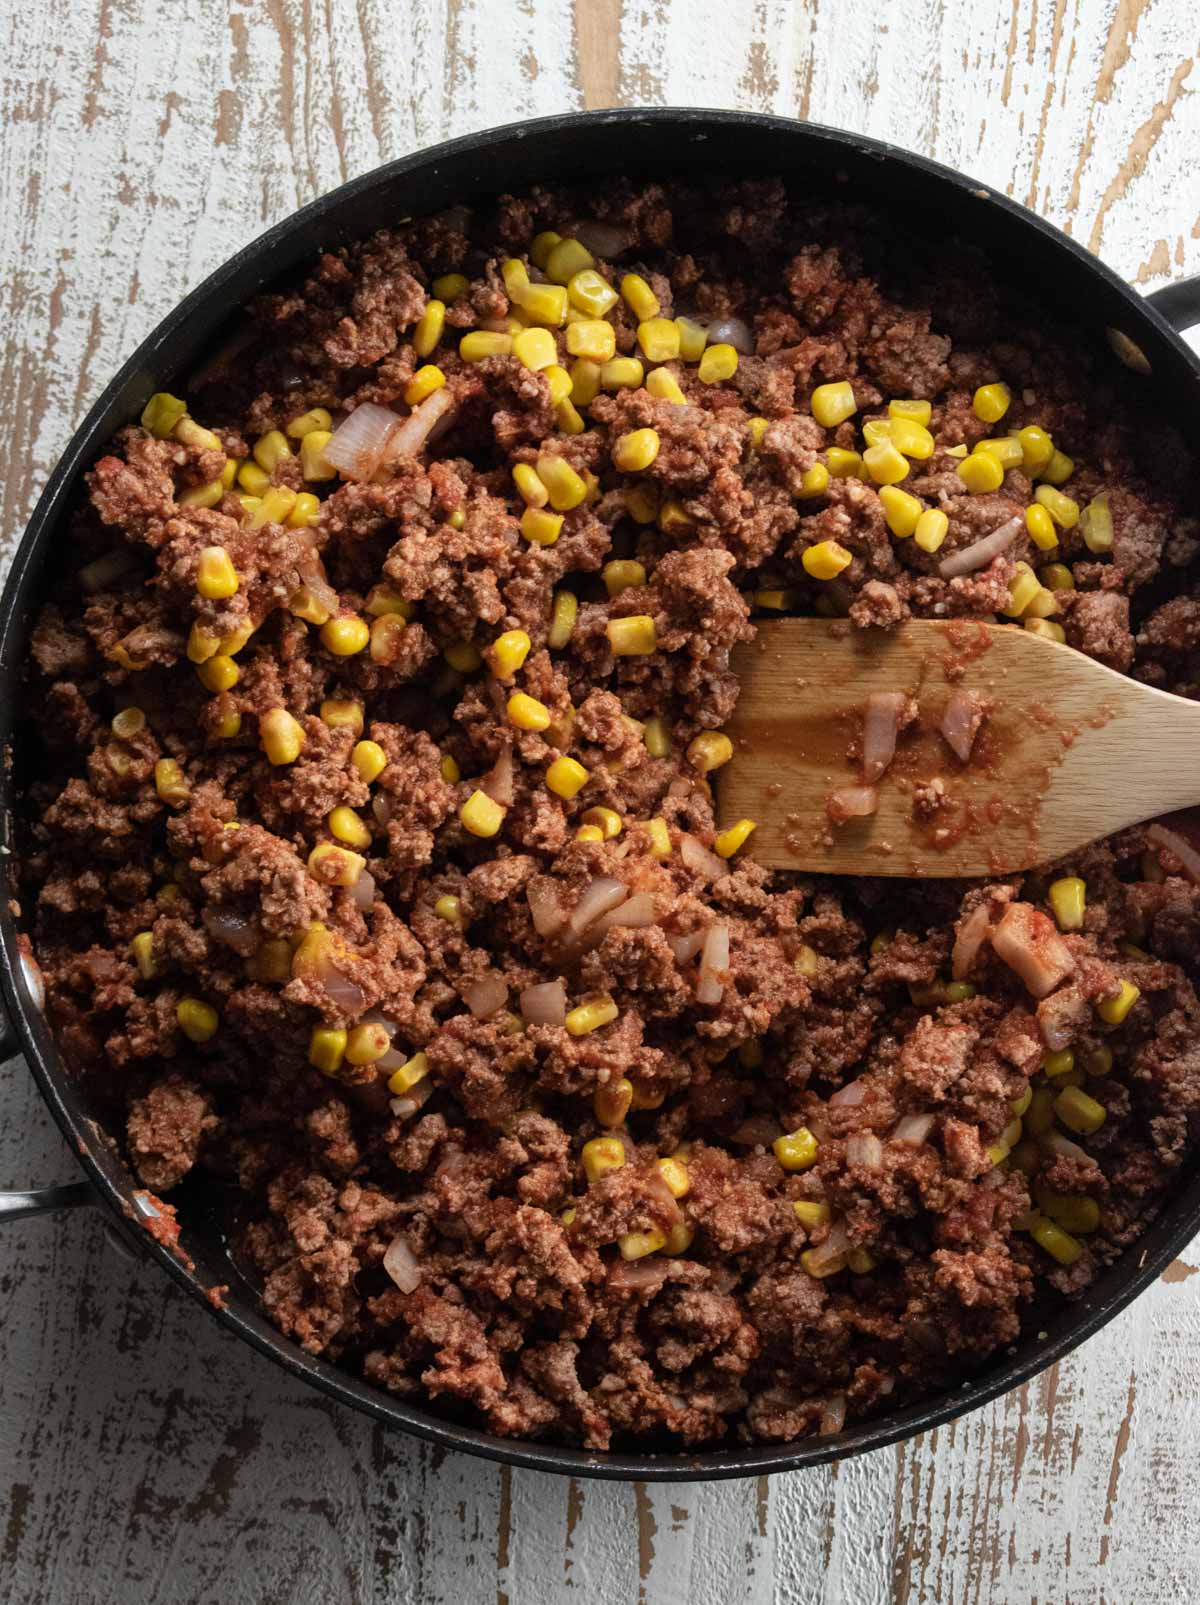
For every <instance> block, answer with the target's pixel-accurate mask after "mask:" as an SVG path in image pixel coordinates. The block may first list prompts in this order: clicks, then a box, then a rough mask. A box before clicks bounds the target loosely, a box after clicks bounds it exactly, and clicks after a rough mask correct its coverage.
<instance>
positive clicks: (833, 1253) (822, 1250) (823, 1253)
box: [806, 1220, 850, 1272]
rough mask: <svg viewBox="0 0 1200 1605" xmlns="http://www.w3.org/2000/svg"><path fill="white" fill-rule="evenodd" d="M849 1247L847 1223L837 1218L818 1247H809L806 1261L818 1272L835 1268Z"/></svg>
mask: <svg viewBox="0 0 1200 1605" xmlns="http://www.w3.org/2000/svg"><path fill="white" fill-rule="evenodd" d="M849 1247H850V1238H849V1237H848V1235H847V1233H846V1227H845V1223H844V1222H843V1221H840V1220H836V1221H834V1223H833V1225H832V1226H831V1227H830V1228H829V1234H828V1236H827V1237H826V1239H825V1241H824V1242H823V1243H820V1244H818V1245H817V1247H816V1248H811V1249H809V1251H808V1259H807V1261H806V1263H807V1264H809V1265H811V1266H812V1268H813V1270H814V1271H818V1272H820V1271H823V1270H826V1269H832V1268H835V1267H837V1266H838V1261H839V1260H841V1258H842V1256H843V1255H844V1254H845V1253H846V1252H847V1250H848V1249H849Z"/></svg>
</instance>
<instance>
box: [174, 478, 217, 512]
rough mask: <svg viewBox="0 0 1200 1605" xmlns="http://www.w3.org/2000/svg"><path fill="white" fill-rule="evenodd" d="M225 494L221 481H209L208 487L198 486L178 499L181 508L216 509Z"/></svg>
mask: <svg viewBox="0 0 1200 1605" xmlns="http://www.w3.org/2000/svg"><path fill="white" fill-rule="evenodd" d="M224 494H225V487H224V485H222V483H221V481H220V480H219V479H212V480H209V482H208V484H207V485H197V486H196V487H195V488H194V489H192V490H187V491H184V493H183V494H182V496H180V497H179V498H178V501H179V505H180V507H215V506H216V505H217V503H218V502H219V501H220V500H221V497H222V496H223V495H224Z"/></svg>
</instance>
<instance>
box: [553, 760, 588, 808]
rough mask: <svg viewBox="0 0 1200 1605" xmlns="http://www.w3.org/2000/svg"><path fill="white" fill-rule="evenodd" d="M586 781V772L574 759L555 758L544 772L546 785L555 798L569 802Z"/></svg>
mask: <svg viewBox="0 0 1200 1605" xmlns="http://www.w3.org/2000/svg"><path fill="white" fill-rule="evenodd" d="M587 781H588V771H587V770H586V769H585V768H584V767H583V765H582V764H581V763H579V762H578V760H577V759H575V758H566V757H563V758H556V759H555V760H554V762H553V763H552V764H551V765H550V767H549V768H548V769H547V770H546V785H547V786H548V787H549V788H550V790H551V791H552V792H553V793H554V794H555V796H556V797H562V798H564V799H565V800H566V801H567V802H570V800H571V798H572V797H576V796H578V794H579V793H580V792H581V791H582V790H583V788H584V786H585V785H586V784H587Z"/></svg>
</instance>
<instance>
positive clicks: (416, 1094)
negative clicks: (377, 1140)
mask: <svg viewBox="0 0 1200 1605" xmlns="http://www.w3.org/2000/svg"><path fill="white" fill-rule="evenodd" d="M432 1097H433V1081H432V1080H431V1079H430V1077H429V1076H426V1077H425V1079H424V1081H418V1082H417V1084H416V1086H415V1087H413V1089H412V1091H411V1092H406V1093H405V1094H404V1096H403V1097H402V1098H389V1099H388V1108H389V1109H390V1110H391V1111H392V1113H393V1114H394V1115H395V1116H396V1117H397V1119H399V1120H407V1119H408V1118H409V1117H410V1116H411V1115H415V1114H416V1112H417V1110H418V1109H420V1107H421V1106H422V1104H426V1103H428V1102H429V1100H430V1098H432Z"/></svg>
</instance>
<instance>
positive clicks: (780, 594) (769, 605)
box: [751, 591, 799, 613]
mask: <svg viewBox="0 0 1200 1605" xmlns="http://www.w3.org/2000/svg"><path fill="white" fill-rule="evenodd" d="M751 600H752V601H753V603H754V606H755V607H757V608H762V609H764V610H765V611H767V612H770V613H786V612H787V610H788V609H789V608H791V607H795V606H796V604H797V602H798V601H799V595H798V593H797V592H795V591H755V592H754V593H753V596H752V598H751Z"/></svg>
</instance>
